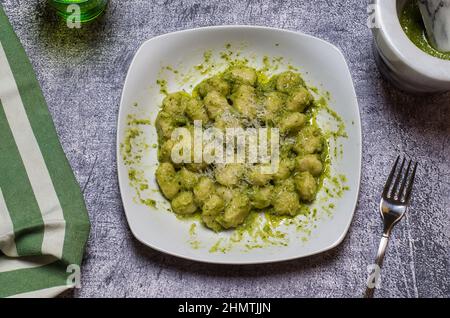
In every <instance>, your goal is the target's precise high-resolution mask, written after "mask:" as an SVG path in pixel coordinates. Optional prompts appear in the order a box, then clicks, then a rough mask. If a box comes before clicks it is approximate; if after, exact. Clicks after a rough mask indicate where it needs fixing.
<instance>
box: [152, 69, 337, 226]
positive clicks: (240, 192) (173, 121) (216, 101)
mask: <svg viewBox="0 0 450 318" xmlns="http://www.w3.org/2000/svg"><path fill="white" fill-rule="evenodd" d="M315 107H316V101H315V99H314V96H313V95H312V93H311V91H310V90H309V89H308V87H307V86H306V84H305V81H304V80H303V78H302V77H301V75H300V74H299V73H297V72H294V71H285V72H282V73H279V74H276V75H274V76H272V77H270V78H269V77H268V76H266V74H264V73H263V72H262V71H258V70H256V69H254V68H251V67H249V66H246V65H239V64H235V65H231V66H230V67H229V68H228V69H226V70H225V71H224V72H222V73H220V74H217V75H215V76H212V77H210V78H207V79H205V80H203V81H202V82H201V83H200V84H198V85H197V86H196V87H195V88H194V89H193V92H192V94H188V93H186V92H176V93H171V94H168V95H167V96H166V97H165V98H164V100H163V102H162V107H161V110H160V111H159V113H158V116H157V119H156V122H155V126H156V129H157V133H158V142H159V144H158V160H159V166H158V168H157V171H156V181H157V183H158V185H159V188H160V190H161V193H162V194H163V195H164V197H165V198H167V199H168V200H169V201H170V202H171V206H172V210H173V212H175V213H177V214H180V215H193V214H199V215H200V216H201V219H202V221H203V224H204V225H205V226H206V227H207V228H209V229H211V230H213V231H216V232H218V231H223V230H227V229H233V228H236V227H238V226H239V225H241V224H243V223H244V222H245V220H246V218H247V217H248V215H249V214H250V213H252V212H263V211H264V212H268V213H273V214H276V215H279V216H285V217H293V216H296V215H298V214H299V213H302V206H303V207H304V206H305V205H308V204H310V203H311V202H313V201H314V200H315V198H316V195H317V192H318V190H319V189H320V185H321V180H322V178H323V175H324V171H325V170H326V167H327V161H328V156H327V149H328V142H327V139H326V138H325V136H324V134H323V132H322V131H321V129H319V127H317V125H316V124H315V121H314V120H313V119H314V114H315V113H314V108H315ZM199 120H200V121H201V122H202V127H203V128H208V127H215V128H218V129H221V130H225V129H227V128H233V127H241V128H244V129H245V128H256V127H266V128H278V129H279V132H280V152H279V154H280V156H279V157H280V158H279V165H278V169H277V171H276V172H274V173H269V174H264V173H262V172H261V169H259V168H260V165H261V164H248V163H233V164H214V163H213V164H206V163H198V162H196V163H189V164H188V163H186V164H183V163H175V162H173V161H172V159H171V152H172V149H173V147H174V145H175V142H174V141H173V140H172V139H171V135H172V132H173V131H174V130H175V129H176V128H179V127H185V128H187V129H189V130H191V129H192V127H193V125H194V121H199ZM303 211H304V210H303Z"/></svg>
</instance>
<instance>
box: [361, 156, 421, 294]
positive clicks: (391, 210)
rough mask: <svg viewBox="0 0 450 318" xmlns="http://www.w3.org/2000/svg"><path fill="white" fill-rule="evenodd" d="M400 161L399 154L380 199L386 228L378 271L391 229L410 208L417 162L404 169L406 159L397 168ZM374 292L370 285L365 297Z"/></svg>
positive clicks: (381, 242)
mask: <svg viewBox="0 0 450 318" xmlns="http://www.w3.org/2000/svg"><path fill="white" fill-rule="evenodd" d="M399 161H400V156H398V157H397V160H395V164H394V166H393V167H392V170H391V173H390V174H389V177H388V179H387V181H386V184H385V185H384V189H383V194H382V197H381V201H380V213H381V218H382V219H383V223H384V229H383V236H382V237H381V241H380V246H379V247H378V252H377V257H376V259H375V264H376V265H378V266H379V268H378V271H379V270H380V269H381V266H382V265H383V259H384V254H385V252H386V248H387V245H388V241H389V236H390V234H391V230H392V228H393V227H394V225H395V224H396V223H397V222H398V221H400V220H401V219H402V217H403V216H404V215H405V212H406V209H407V208H408V205H409V201H410V198H411V192H412V188H413V184H414V178H415V176H416V170H417V162H412V161H411V160H410V161H408V166H407V168H406V171H404V169H403V168H404V167H405V163H406V159H405V158H403V160H402V161H401V165H400V168H399V169H397V166H398V163H399ZM412 167H413V168H412ZM411 168H412V171H411ZM397 170H398V171H397ZM396 172H397V173H396ZM395 175H396V176H395ZM394 177H395V181H394ZM393 181H394V182H393ZM374 292H375V286H373V287H369V285H368V287H367V289H366V292H365V294H364V297H365V298H372V297H373V294H374Z"/></svg>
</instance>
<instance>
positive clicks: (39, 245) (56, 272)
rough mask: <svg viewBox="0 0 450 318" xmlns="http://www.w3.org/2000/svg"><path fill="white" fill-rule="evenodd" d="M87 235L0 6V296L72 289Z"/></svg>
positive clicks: (77, 195)
mask: <svg viewBox="0 0 450 318" xmlns="http://www.w3.org/2000/svg"><path fill="white" fill-rule="evenodd" d="M61 106H63V105H61ZM61 111H64V108H61ZM88 235H89V219H88V215H87V212H86V207H85V204H84V201H83V197H82V195H81V192H80V188H79V185H78V184H77V182H76V180H75V178H74V175H73V172H72V170H71V168H70V166H69V164H68V162H67V159H66V157H65V155H64V152H63V150H62V148H61V145H60V144H59V141H58V137H57V135H56V131H55V128H54V126H53V121H52V118H51V116H50V114H49V112H48V109H47V106H46V103H45V100H44V97H43V96H42V93H41V90H40V87H39V84H38V82H37V80H36V78H35V76H34V73H33V69H32V66H31V64H30V62H29V61H28V58H27V56H26V54H25V51H24V49H23V48H22V46H21V44H20V42H19V40H18V38H17V37H16V35H15V33H14V31H13V29H12V27H11V25H10V24H9V22H8V19H7V17H6V15H5V13H4V11H3V9H2V8H1V6H0V297H9V296H19V297H21V296H24V297H53V296H56V295H58V294H59V293H61V292H62V291H64V290H66V289H68V288H72V287H74V286H75V285H78V283H79V265H80V263H81V260H82V256H83V251H84V246H85V244H86V240H87V238H88Z"/></svg>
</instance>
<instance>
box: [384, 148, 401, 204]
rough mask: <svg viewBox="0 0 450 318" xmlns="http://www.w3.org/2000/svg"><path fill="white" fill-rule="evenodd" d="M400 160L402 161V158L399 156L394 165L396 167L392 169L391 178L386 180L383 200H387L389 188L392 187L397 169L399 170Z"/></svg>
mask: <svg viewBox="0 0 450 318" xmlns="http://www.w3.org/2000/svg"><path fill="white" fill-rule="evenodd" d="M399 160H400V156H398V157H397V159H396V160H395V163H394V166H393V167H392V170H391V173H390V174H389V177H388V179H387V180H386V184H385V185H384V189H383V198H386V197H387V195H388V192H389V187H390V186H391V183H392V178H394V173H395V169H397V164H398V161H399Z"/></svg>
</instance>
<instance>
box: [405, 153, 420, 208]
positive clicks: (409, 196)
mask: <svg viewBox="0 0 450 318" xmlns="http://www.w3.org/2000/svg"><path fill="white" fill-rule="evenodd" d="M417 164H418V163H417V162H416V163H415V164H414V169H413V172H412V174H411V178H410V179H409V183H408V187H407V188H406V193H405V201H404V202H405V203H406V204H407V203H408V202H409V199H410V198H411V192H412V188H413V184H414V178H415V177H416V170H417Z"/></svg>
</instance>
